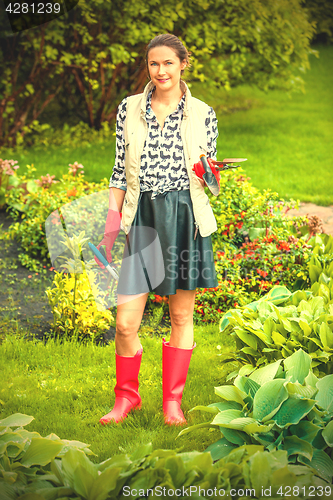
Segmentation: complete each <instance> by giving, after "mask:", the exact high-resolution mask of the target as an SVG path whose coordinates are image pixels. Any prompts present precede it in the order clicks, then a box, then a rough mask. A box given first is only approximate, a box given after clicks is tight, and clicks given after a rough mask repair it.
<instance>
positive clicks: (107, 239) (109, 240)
mask: <svg viewBox="0 0 333 500" xmlns="http://www.w3.org/2000/svg"><path fill="white" fill-rule="evenodd" d="M120 222H121V213H120V212H118V211H117V210H111V209H109V211H108V215H107V217H106V222H105V230H104V238H103V239H102V241H101V242H100V244H99V245H98V246H97V247H96V248H97V249H98V250H99V249H100V247H101V246H102V245H105V250H106V260H107V261H108V262H109V263H110V262H112V257H111V250H112V247H113V244H114V242H115V241H116V239H117V236H118V234H119V231H120ZM94 259H95V262H96V263H97V264H98V265H99V267H101V268H102V269H105V266H103V264H102V263H101V262H100V261H99V260H98V259H97V257H96V256H94Z"/></svg>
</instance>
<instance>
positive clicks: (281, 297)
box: [261, 285, 291, 305]
mask: <svg viewBox="0 0 333 500" xmlns="http://www.w3.org/2000/svg"><path fill="white" fill-rule="evenodd" d="M290 296H291V292H290V291H289V290H288V288H287V287H285V286H282V285H276V286H274V287H273V288H271V290H270V291H269V292H268V293H267V294H266V295H264V297H263V300H269V301H270V302H273V304H275V305H279V304H283V302H285V301H286V300H288V299H289V297H290ZM261 300H262V299H261Z"/></svg>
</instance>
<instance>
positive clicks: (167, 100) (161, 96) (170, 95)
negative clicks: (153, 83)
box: [152, 85, 184, 106]
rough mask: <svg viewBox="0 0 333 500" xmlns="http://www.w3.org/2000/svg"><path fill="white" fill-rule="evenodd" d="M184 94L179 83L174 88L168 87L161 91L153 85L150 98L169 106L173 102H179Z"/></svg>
mask: <svg viewBox="0 0 333 500" xmlns="http://www.w3.org/2000/svg"><path fill="white" fill-rule="evenodd" d="M183 94H184V90H182V88H181V85H179V87H177V88H175V89H170V90H166V91H164V92H163V91H161V90H160V89H157V88H156V87H155V89H154V91H153V95H152V99H153V100H154V101H155V102H158V103H159V104H163V105H165V106H170V105H172V104H174V103H175V102H179V101H180V99H181V98H182V96H183Z"/></svg>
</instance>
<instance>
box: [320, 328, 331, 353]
mask: <svg viewBox="0 0 333 500" xmlns="http://www.w3.org/2000/svg"><path fill="white" fill-rule="evenodd" d="M319 337H320V340H321V342H322V344H323V346H324V349H325V351H326V350H328V349H333V332H332V330H331V329H330V327H329V326H328V324H327V323H324V322H323V323H322V324H321V325H320V329H319Z"/></svg>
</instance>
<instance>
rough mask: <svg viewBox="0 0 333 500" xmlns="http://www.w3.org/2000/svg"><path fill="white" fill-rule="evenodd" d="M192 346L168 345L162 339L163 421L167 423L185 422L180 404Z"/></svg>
mask: <svg viewBox="0 0 333 500" xmlns="http://www.w3.org/2000/svg"><path fill="white" fill-rule="evenodd" d="M194 348H195V344H194V346H193V347H192V348H191V349H179V348H178V347H171V346H169V342H166V341H165V339H163V348H162V386H163V413H164V421H165V423H166V424H168V425H183V424H186V423H187V422H186V420H185V417H184V414H183V412H182V410H181V408H180V405H181V402H182V396H183V390H184V387H185V382H186V377H187V372H188V367H189V365H190V361H191V356H192V351H193V349H194Z"/></svg>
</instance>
